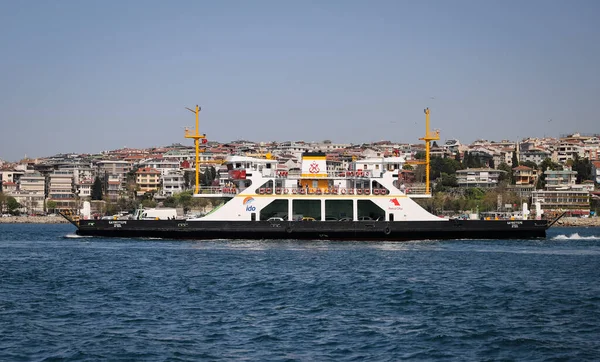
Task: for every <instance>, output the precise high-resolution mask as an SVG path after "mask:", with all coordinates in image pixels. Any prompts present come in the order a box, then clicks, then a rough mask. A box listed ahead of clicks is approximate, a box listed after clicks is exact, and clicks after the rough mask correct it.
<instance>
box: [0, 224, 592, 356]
mask: <svg viewBox="0 0 600 362" xmlns="http://www.w3.org/2000/svg"><path fill="white" fill-rule="evenodd" d="M73 232H74V229H73V227H71V226H69V225H4V224H0V361H30V360H35V361H86V360H90V361H95V360H107V361H113V360H144V361H164V360H169V361H198V360H211V361H213V360H215V361H218V360H253V361H272V360H275V361H280V360H288V361H315V360H318V361H327V360H330V361H352V360H365V359H367V360H376V361H397V360H404V359H407V360H443V361H465V360H520V361H545V360H573V361H583V360H599V359H600V284H599V280H600V278H599V273H600V229H593V228H590V229H566V228H564V229H554V228H553V229H551V230H550V235H549V237H548V239H547V240H533V241H515V240H512V241H502V240H494V241H481V240H457V241H443V242H440V241H421V242H408V243H367V242H323V241H315V242H300V241H293V240H286V241H280V242H272V241H269V242H266V241H245V242H244V241H242V242H240V241H235V242H234V241H226V240H215V241H204V242H196V241H169V240H134V239H101V238H76V237H74V235H73Z"/></svg>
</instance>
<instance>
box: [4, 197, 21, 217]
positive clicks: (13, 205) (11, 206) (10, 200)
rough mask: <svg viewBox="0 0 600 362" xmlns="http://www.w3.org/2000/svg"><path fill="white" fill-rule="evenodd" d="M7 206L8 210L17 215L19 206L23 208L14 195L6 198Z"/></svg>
mask: <svg viewBox="0 0 600 362" xmlns="http://www.w3.org/2000/svg"><path fill="white" fill-rule="evenodd" d="M6 207H8V212H9V213H11V214H13V215H15V214H18V213H19V210H18V209H19V208H21V204H19V203H18V202H17V199H15V198H14V197H12V196H9V197H7V198H6Z"/></svg>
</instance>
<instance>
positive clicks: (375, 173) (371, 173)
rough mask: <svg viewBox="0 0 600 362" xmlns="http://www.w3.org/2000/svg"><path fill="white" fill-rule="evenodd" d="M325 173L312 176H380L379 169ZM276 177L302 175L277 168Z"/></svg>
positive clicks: (297, 176)
mask: <svg viewBox="0 0 600 362" xmlns="http://www.w3.org/2000/svg"><path fill="white" fill-rule="evenodd" d="M326 175H327V176H325V174H318V175H315V176H314V178H335V179H340V178H341V179H361V178H373V177H375V178H378V177H381V175H382V172H381V170H374V171H373V170H338V171H327V173H326ZM275 177H276V178H292V179H299V178H301V177H302V172H300V171H283V170H279V171H276V172H275Z"/></svg>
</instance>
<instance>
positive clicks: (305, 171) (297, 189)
mask: <svg viewBox="0 0 600 362" xmlns="http://www.w3.org/2000/svg"><path fill="white" fill-rule="evenodd" d="M199 111H200V109H199V107H198V106H197V107H196V110H195V113H196V130H195V133H191V134H190V133H189V131H188V130H186V137H188V138H193V139H194V140H195V145H196V160H198V153H199V152H200V149H199V144H200V143H201V142H202V141H203V140H204V139H205V135H203V134H202V135H201V134H199V133H198V112H199ZM425 114H426V130H427V131H426V135H425V137H423V138H421V140H424V141H425V145H426V159H425V161H423V163H424V164H425V165H426V170H427V171H428V170H429V144H430V142H431V140H435V139H439V133H437V132H429V109H426V110H425ZM405 163H406V160H405V159H404V158H403V157H398V156H395V157H381V158H374V159H364V160H351V161H347V162H345V163H341V164H340V163H337V164H336V165H330V164H328V162H327V157H326V155H325V154H324V153H320V152H308V153H304V154H303V155H302V159H301V166H300V168H299V170H297V171H291V170H290V171H288V170H283V169H280V168H278V162H277V161H276V160H273V159H270V158H269V157H267V158H256V157H245V156H235V155H233V156H230V157H229V158H228V159H227V160H226V162H225V163H224V164H223V166H224V167H225V168H226V176H224V177H221V183H220V186H218V187H204V188H201V187H200V186H199V183H198V179H199V177H198V172H199V170H198V164H199V162H198V161H197V162H196V188H195V193H194V197H205V198H219V199H222V200H223V201H224V202H223V203H222V204H221V205H220V206H217V207H215V208H214V209H213V210H212V211H211V212H209V213H208V214H206V215H204V216H202V217H194V218H170V217H169V218H167V219H161V218H160V217H156V218H155V219H153V220H148V218H133V219H130V220H116V219H115V220H93V219H91V218H90V217H89V216H90V215H89V210H88V211H87V212H85V211H83V212H81V213H79V215H77V216H75V214H74V213H63V216H64V217H65V218H67V219H68V220H69V221H70V222H71V223H73V225H75V226H76V227H77V231H76V233H77V234H78V235H82V236H101V237H128V238H129V237H142V238H143V237H149V238H165V239H196V240H207V239H245V240H252V239H273V240H285V239H300V240H371V241H407V240H424V239H429V240H446V239H526V238H544V237H546V230H547V229H548V228H549V227H550V226H551V225H552V224H553V223H554V222H556V221H557V219H555V220H553V221H552V222H550V221H549V220H541V219H539V220H532V219H529V218H528V212H527V211H526V210H525V212H524V213H523V217H522V218H521V219H518V220H516V219H511V220H480V219H476V220H462V219H448V218H443V217H438V216H436V215H433V214H431V213H429V212H428V211H426V210H425V209H424V208H423V207H421V206H420V205H419V204H418V203H417V202H416V201H415V199H418V198H427V197H431V192H430V191H431V190H430V187H429V173H428V172H426V184H425V187H424V188H422V189H416V188H411V187H410V186H407V185H406V184H405V183H404V182H403V178H402V169H403V166H404V164H405ZM137 214H139V212H138V213H137ZM538 215H539V214H538Z"/></svg>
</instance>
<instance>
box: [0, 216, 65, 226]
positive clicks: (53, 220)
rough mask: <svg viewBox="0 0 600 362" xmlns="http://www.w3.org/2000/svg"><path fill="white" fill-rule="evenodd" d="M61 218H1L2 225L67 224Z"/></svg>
mask: <svg viewBox="0 0 600 362" xmlns="http://www.w3.org/2000/svg"><path fill="white" fill-rule="evenodd" d="M67 222H68V221H67V220H65V219H64V218H63V217H61V216H11V217H0V224H66V223H67Z"/></svg>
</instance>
